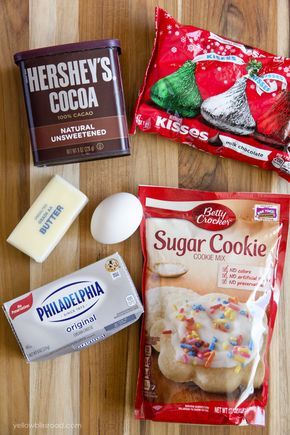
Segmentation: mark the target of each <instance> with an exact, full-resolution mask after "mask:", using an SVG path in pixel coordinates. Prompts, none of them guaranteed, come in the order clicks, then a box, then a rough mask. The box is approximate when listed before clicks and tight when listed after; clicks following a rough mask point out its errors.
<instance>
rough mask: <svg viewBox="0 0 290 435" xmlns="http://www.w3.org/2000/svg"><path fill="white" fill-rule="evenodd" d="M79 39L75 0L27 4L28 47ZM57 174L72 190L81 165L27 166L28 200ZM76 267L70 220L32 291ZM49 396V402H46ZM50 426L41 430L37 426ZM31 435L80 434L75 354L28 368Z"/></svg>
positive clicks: (75, 235) (75, 231) (37, 269)
mask: <svg viewBox="0 0 290 435" xmlns="http://www.w3.org/2000/svg"><path fill="white" fill-rule="evenodd" d="M77 40H78V0H64V1H58V0H52V1H49V2H47V1H46V0H40V1H39V0H31V1H30V48H36V47H42V46H48V45H55V44H62V43H67V42H73V41H77ZM54 174H59V175H61V176H63V177H64V178H65V179H66V180H68V181H70V182H71V183H72V184H74V185H75V186H76V187H78V185H79V165H78V164H74V165H66V166H57V167H52V168H36V167H34V166H33V165H32V164H31V167H30V176H31V185H30V195H31V201H33V199H34V198H35V197H36V196H37V195H38V194H39V192H41V190H42V189H43V187H44V186H45V185H46V184H47V182H48V181H49V179H50V178H51V176H52V175H54ZM78 268H79V225H78V221H76V222H74V224H73V225H72V226H71V228H70V229H69V231H68V232H67V233H66V235H65V236H64V238H63V239H62V241H61V242H60V243H59V245H58V246H57V248H56V249H55V250H54V252H53V254H51V256H50V257H49V258H48V259H47V260H46V261H45V263H43V264H37V263H35V262H33V261H31V277H30V286H31V288H32V289H33V288H37V287H39V286H40V285H42V284H45V283H47V282H50V281H53V280H54V279H57V278H59V277H61V276H64V275H66V274H68V273H71V272H73V271H74V270H77V269H78ZM47 397H49V400H47ZM48 423H49V424H50V426H49V427H44V428H41V427H39V426H37V424H48ZM30 424H31V425H32V426H31V430H30V433H31V434H41V435H43V434H50V435H51V434H59V433H60V429H59V426H58V425H59V424H64V425H68V426H67V427H66V429H65V430H64V433H66V434H78V433H79V424H80V423H79V354H78V353H74V354H70V355H66V356H63V357H60V358H57V359H55V360H52V361H45V362H41V363H37V364H31V366H30Z"/></svg>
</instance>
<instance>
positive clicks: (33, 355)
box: [3, 253, 143, 361]
mask: <svg viewBox="0 0 290 435" xmlns="http://www.w3.org/2000/svg"><path fill="white" fill-rule="evenodd" d="M3 308H4V311H5V314H6V316H7V319H8V320H9V322H10V325H11V327H12V329H13V331H14V333H15V335H16V338H17V340H18V343H19V345H20V347H21V349H22V351H23V353H24V355H25V357H26V359H27V360H28V361H37V360H45V359H50V358H54V357H56V356H59V355H63V354H65V353H69V352H73V351H78V350H80V349H82V348H85V347H87V346H90V345H91V344H94V343H96V342H97V341H101V340H104V339H105V338H107V337H109V336H110V335H112V334H115V333H116V332H118V331H120V330H121V329H123V328H125V327H126V326H128V325H130V324H131V323H133V322H135V321H136V320H137V319H138V318H139V317H140V316H141V314H142V313H143V307H142V304H141V302H140V299H139V296H138V293H137V290H136V288H135V286H134V283H133V281H132V279H131V277H130V275H129V272H128V270H127V267H126V265H125V263H124V261H123V259H122V258H121V256H120V255H119V254H118V253H115V254H113V255H112V256H110V257H107V258H104V259H103V260H100V261H98V262H96V263H93V264H91V265H89V266H87V267H84V268H83V269H80V270H78V271H76V272H74V273H72V274H71V275H67V276H65V277H63V278H60V279H58V280H56V281H53V282H51V283H49V284H46V285H44V286H42V287H40V288H38V289H36V290H33V291H32V292H29V293H26V294H25V295H23V296H20V297H18V298H16V299H13V300H12V301H10V302H6V303H5V304H4V306H3Z"/></svg>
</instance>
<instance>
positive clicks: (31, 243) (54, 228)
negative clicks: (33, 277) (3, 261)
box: [7, 175, 88, 263]
mask: <svg viewBox="0 0 290 435" xmlns="http://www.w3.org/2000/svg"><path fill="white" fill-rule="evenodd" d="M87 202H88V198H87V197H86V195H85V194H84V193H82V192H81V191H80V190H78V189H77V188H76V187H74V186H73V185H72V184H70V183H69V182H68V181H66V180H64V179H63V178H62V177H60V176H59V175H55V176H54V177H53V178H52V179H51V180H50V182H49V183H48V184H47V185H46V187H45V188H44V189H43V191H42V192H41V194H40V195H39V196H38V197H37V198H36V200H35V201H34V203H33V204H32V206H31V207H30V209H29V210H28V211H27V213H26V214H25V215H24V216H23V218H22V219H21V221H20V222H19V223H18V225H17V226H16V227H15V229H14V230H13V231H12V233H11V234H10V236H9V237H8V239H7V242H8V243H10V244H11V245H13V246H15V247H16V248H18V249H20V251H22V252H24V253H25V254H27V255H29V256H30V257H32V258H33V259H34V260H35V261H37V262H38V263H42V262H43V261H44V260H45V259H46V258H47V257H48V256H49V254H50V253H51V251H52V250H53V249H54V248H55V247H56V245H57V244H58V242H59V241H60V239H61V238H62V237H63V235H64V234H65V232H66V231H67V230H68V228H69V227H70V226H71V224H72V223H73V221H74V220H75V219H76V217H77V216H78V215H79V213H80V212H81V211H82V209H83V208H84V206H85V205H86V204H87Z"/></svg>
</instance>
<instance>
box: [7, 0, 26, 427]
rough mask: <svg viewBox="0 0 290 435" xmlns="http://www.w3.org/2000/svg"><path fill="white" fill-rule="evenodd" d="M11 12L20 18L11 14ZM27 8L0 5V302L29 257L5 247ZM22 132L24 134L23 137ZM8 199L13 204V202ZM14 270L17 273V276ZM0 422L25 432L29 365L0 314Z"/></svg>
mask: <svg viewBox="0 0 290 435" xmlns="http://www.w3.org/2000/svg"><path fill="white" fill-rule="evenodd" d="M15 8H17V9H18V14H17V15H15ZM27 17H28V4H27V3H26V2H22V1H15V2H14V3H13V4H12V3H11V2H10V1H9V0H8V1H2V3H1V10H0V38H1V42H2V47H1V51H0V64H1V75H0V102H1V113H0V141H1V147H0V177H1V183H0V195H1V201H2V207H1V217H0V231H1V240H0V258H1V277H0V282H1V285H0V298H1V303H3V302H5V301H8V300H10V299H12V298H15V297H16V296H19V295H21V294H22V293H24V291H25V290H26V289H28V288H29V259H28V258H27V257H26V256H25V255H24V254H21V253H20V252H19V251H17V250H16V249H15V248H13V247H12V246H10V245H8V244H7V243H6V238H7V237H8V235H9V234H10V232H11V231H12V230H13V228H14V227H15V226H16V224H17V223H18V221H19V220H20V218H21V216H22V215H23V213H24V212H25V210H26V208H27V207H28V205H29V189H28V188H23V185H26V186H29V169H28V162H29V142H28V134H27V129H26V115H25V107H24V101H23V98H22V90H21V83H20V77H19V72H18V69H17V67H16V66H15V65H14V61H13V54H14V53H15V52H16V51H18V50H21V49H25V48H26V47H27V44H28V19H27ZM23 131H24V133H23ZM11 198H13V199H14V200H13V201H11ZM15 271H17V273H15ZM0 373H1V375H2V379H1V390H0V403H1V406H0V422H1V423H0V424H1V433H3V434H5V435H6V434H7V435H8V434H12V433H17V431H18V433H19V430H18V429H17V426H15V427H14V425H19V427H20V428H21V433H22V434H26V433H27V432H28V431H27V429H26V428H25V426H23V425H25V424H27V423H28V419H29V417H28V414H29V399H28V396H29V393H28V386H29V367H28V365H27V364H26V362H25V361H24V359H23V358H22V357H21V353H20V351H19V346H18V344H17V342H16V340H15V338H14V336H13V332H12V331H11V328H10V326H9V324H8V322H7V320H6V318H5V315H4V313H3V311H2V310H1V317H0Z"/></svg>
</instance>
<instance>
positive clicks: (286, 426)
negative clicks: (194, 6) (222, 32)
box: [268, 0, 290, 434]
mask: <svg viewBox="0 0 290 435" xmlns="http://www.w3.org/2000/svg"><path fill="white" fill-rule="evenodd" d="M289 27H290V2H289V1H288V0H278V1H277V53H278V54H279V55H281V56H288V57H289V56H290V29H289ZM272 191H273V192H277V193H288V194H290V185H289V183H287V182H286V181H285V180H282V179H281V178H279V177H278V176H276V175H275V176H274V177H273V182H272ZM287 249H288V255H287V257H286V261H285V265H286V267H285V272H284V286H283V291H282V294H281V298H280V302H279V309H278V316H277V320H276V322H277V323H276V325H275V330H274V336H273V342H272V349H271V358H270V364H271V374H272V377H271V378H270V403H269V406H268V411H269V419H268V433H269V434H272V433H277V434H280V433H281V434H288V433H290V414H289V412H288V409H289V392H290V376H289V367H290V357H289V353H288V352H283V351H282V352H281V349H285V343H287V341H288V337H290V322H289V312H290V293H289V288H288V287H289V283H290V255H289V253H290V239H289V240H288V247H287ZM275 374H276V375H275ZM278 374H279V375H278ZM271 398H274V399H271Z"/></svg>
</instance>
